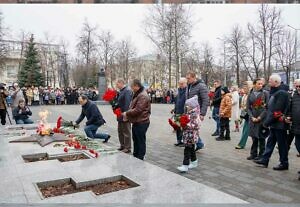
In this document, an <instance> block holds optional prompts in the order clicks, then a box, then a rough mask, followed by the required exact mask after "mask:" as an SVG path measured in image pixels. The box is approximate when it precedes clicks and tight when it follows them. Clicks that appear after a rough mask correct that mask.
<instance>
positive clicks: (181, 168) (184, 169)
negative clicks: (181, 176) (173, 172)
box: [177, 165, 189, 173]
mask: <svg viewBox="0 0 300 207" xmlns="http://www.w3.org/2000/svg"><path fill="white" fill-rule="evenodd" d="M177 169H178V170H179V171H180V172H183V173H184V172H187V171H188V170H189V165H181V166H180V167H177Z"/></svg>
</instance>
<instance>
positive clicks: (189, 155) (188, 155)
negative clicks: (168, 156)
mask: <svg viewBox="0 0 300 207" xmlns="http://www.w3.org/2000/svg"><path fill="white" fill-rule="evenodd" d="M190 160H191V161H192V162H194V161H196V160H197V157H196V152H195V145H194V144H193V145H189V146H185V148H184V158H183V165H189V164H190Z"/></svg>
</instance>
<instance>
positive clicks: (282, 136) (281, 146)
mask: <svg viewBox="0 0 300 207" xmlns="http://www.w3.org/2000/svg"><path fill="white" fill-rule="evenodd" d="M286 138H287V132H286V130H282V129H273V128H271V129H270V136H269V138H268V141H267V145H266V150H265V152H264V154H263V156H262V159H263V160H264V161H265V162H266V163H268V162H269V159H270V157H271V155H272V153H273V150H274V147H275V145H276V142H277V144H278V150H279V161H280V163H281V164H283V165H285V166H288V165H289V161H288V150H287V143H286Z"/></svg>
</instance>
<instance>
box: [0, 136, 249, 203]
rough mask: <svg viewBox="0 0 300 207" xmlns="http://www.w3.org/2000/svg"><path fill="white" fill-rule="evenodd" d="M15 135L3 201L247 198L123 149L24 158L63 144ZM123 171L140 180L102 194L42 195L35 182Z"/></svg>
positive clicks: (7, 146)
mask: <svg viewBox="0 0 300 207" xmlns="http://www.w3.org/2000/svg"><path fill="white" fill-rule="evenodd" d="M28 133H31V132H30V131H29V132H28ZM14 138H15V137H13V138H12V137H8V136H3V137H2V138H1V139H0V158H1V159H0V163H1V164H0V172H9V174H5V173H1V176H2V180H3V181H4V182H3V183H4V185H1V186H0V193H1V192H2V194H0V203H1V202H4V203H62V202H63V203H116V204H118V203H128V204H132V203H134V204H137V203H140V204H143V203H247V202H245V201H243V200H241V199H239V198H237V197H234V196H232V195H229V194H226V193H223V192H221V191H218V190H216V189H213V188H211V187H208V186H206V185H203V184H200V183H197V182H195V181H192V180H190V179H187V178H184V177H182V176H180V175H177V174H175V173H171V172H169V171H166V170H164V169H162V168H159V167H157V166H154V165H152V164H150V163H148V162H144V161H141V160H138V159H136V158H134V157H133V156H131V155H127V154H124V153H116V154H112V155H102V154H101V153H100V157H99V158H97V159H88V160H78V161H72V162H65V163H61V162H59V161H58V160H47V161H40V162H29V163H25V162H24V160H23V158H22V155H28V154H35V153H48V154H50V155H51V154H58V153H62V151H63V150H62V149H63V147H53V146H54V143H52V144H49V145H47V146H45V147H41V146H40V145H38V144H36V143H9V141H10V140H11V139H14ZM70 151H73V150H70ZM66 154H67V153H66ZM119 175H122V176H125V177H126V178H128V179H130V180H132V181H134V182H135V183H137V184H138V185H139V186H138V187H134V188H131V189H126V190H123V191H117V192H113V193H108V194H104V195H100V196H95V195H94V194H93V193H92V192H90V191H87V192H80V193H76V194H70V195H63V196H57V197H52V198H47V199H43V198H42V196H41V194H40V192H39V191H38V189H37V185H36V183H39V182H45V181H53V180H60V179H68V178H72V179H73V180H74V181H75V182H83V181H92V180H95V179H101V178H107V177H112V176H119ZM7 186H8V187H7Z"/></svg>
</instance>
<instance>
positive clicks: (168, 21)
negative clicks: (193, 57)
mask: <svg viewBox="0 0 300 207" xmlns="http://www.w3.org/2000/svg"><path fill="white" fill-rule="evenodd" d="M190 16H191V12H189V10H188V9H186V7H185V6H184V5H182V4H172V5H163V4H161V5H153V6H152V7H151V8H150V10H149V12H148V15H147V16H146V18H145V20H144V29H145V34H146V36H147V37H148V38H149V39H150V40H151V41H152V42H153V43H154V45H155V46H156V47H157V49H158V50H159V54H162V58H164V59H166V60H167V62H168V64H167V65H168V67H167V68H168V70H167V71H166V72H167V73H168V82H169V88H171V86H172V65H173V61H175V79H176V84H177V82H178V79H179V76H180V71H179V69H180V64H181V63H180V59H181V58H183V55H184V54H185V53H186V52H187V48H188V46H187V45H188V42H189V39H190V33H191V29H192V23H191V20H190Z"/></svg>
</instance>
